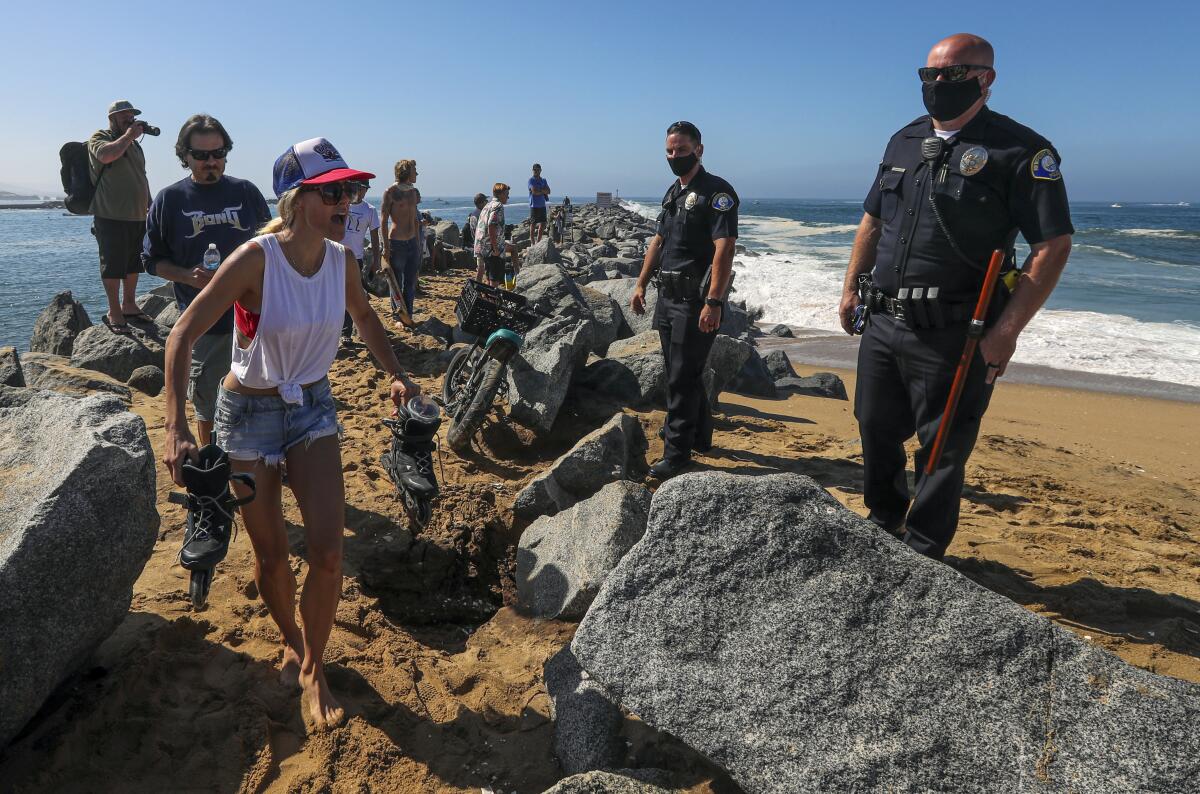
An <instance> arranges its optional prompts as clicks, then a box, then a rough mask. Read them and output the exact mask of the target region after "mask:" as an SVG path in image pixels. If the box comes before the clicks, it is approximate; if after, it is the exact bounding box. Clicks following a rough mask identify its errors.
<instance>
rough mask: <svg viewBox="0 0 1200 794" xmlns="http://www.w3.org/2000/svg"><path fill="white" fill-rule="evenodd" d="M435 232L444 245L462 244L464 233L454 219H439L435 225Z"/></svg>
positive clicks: (455, 245)
mask: <svg viewBox="0 0 1200 794" xmlns="http://www.w3.org/2000/svg"><path fill="white" fill-rule="evenodd" d="M433 233H434V235H435V236H436V238H437V241H438V242H439V243H441V244H442V245H452V246H454V247H456V248H457V247H458V246H460V245H462V234H461V233H460V232H459V230H458V224H457V223H455V222H454V221H439V222H438V223H437V224H436V225H435V226H434V227H433Z"/></svg>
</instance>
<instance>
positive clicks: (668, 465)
mask: <svg viewBox="0 0 1200 794" xmlns="http://www.w3.org/2000/svg"><path fill="white" fill-rule="evenodd" d="M691 464H692V461H691V459H690V458H683V459H682V460H672V459H671V458H662V459H660V460H658V461H656V462H655V464H654V465H653V466H651V467H650V476H651V477H653V478H654V479H656V480H669V479H671V478H672V477H674V476H675V475H676V474H679V473H681V472H682V471H683V470H684V469H686V468H687V467H688V466H690V465H691Z"/></svg>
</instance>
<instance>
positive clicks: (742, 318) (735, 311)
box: [717, 301, 754, 337]
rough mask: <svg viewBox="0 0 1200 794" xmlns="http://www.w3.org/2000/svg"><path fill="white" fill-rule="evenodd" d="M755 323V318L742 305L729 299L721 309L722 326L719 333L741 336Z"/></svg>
mask: <svg viewBox="0 0 1200 794" xmlns="http://www.w3.org/2000/svg"><path fill="white" fill-rule="evenodd" d="M753 325H754V319H753V318H752V317H751V316H750V314H749V313H748V312H747V311H746V309H745V308H743V307H742V306H740V305H738V304H736V303H733V302H732V301H727V302H726V303H725V308H724V309H722V311H721V327H720V328H718V329H717V331H718V333H722V334H725V335H726V336H735V337H736V336H741V335H742V334H744V333H745V332H746V331H748V330H750V328H751V327H752V326H753Z"/></svg>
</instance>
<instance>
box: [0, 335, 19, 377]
mask: <svg viewBox="0 0 1200 794" xmlns="http://www.w3.org/2000/svg"><path fill="white" fill-rule="evenodd" d="M24 385H25V373H24V372H22V371H21V359H20V357H19V356H18V355H17V349H16V348H15V347H12V346H11V345H9V346H8V347H0V386H24Z"/></svg>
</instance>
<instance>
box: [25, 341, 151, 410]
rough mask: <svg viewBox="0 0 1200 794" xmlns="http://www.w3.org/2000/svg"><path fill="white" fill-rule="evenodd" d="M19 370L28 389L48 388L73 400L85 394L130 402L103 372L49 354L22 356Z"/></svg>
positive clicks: (124, 388)
mask: <svg viewBox="0 0 1200 794" xmlns="http://www.w3.org/2000/svg"><path fill="white" fill-rule="evenodd" d="M21 370H22V371H23V372H24V374H25V385H26V386H29V387H30V388H32V389H49V390H50V391H57V392H62V393H63V394H69V395H73V396H75V397H86V396H87V395H89V394H96V393H101V394H114V395H116V396H117V397H119V398H121V400H123V401H124V402H126V403H131V402H132V401H133V393H132V392H130V391H129V387H128V386H126V385H125V384H124V383H121V382H119V381H117V380H116V379H114V378H111V377H109V376H108V375H105V374H104V373H103V372H96V371H95V370H90V369H80V368H78V367H72V366H71V360H70V359H69V358H67V357H65V356H55V355H52V354H50V353H22V354H21Z"/></svg>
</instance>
